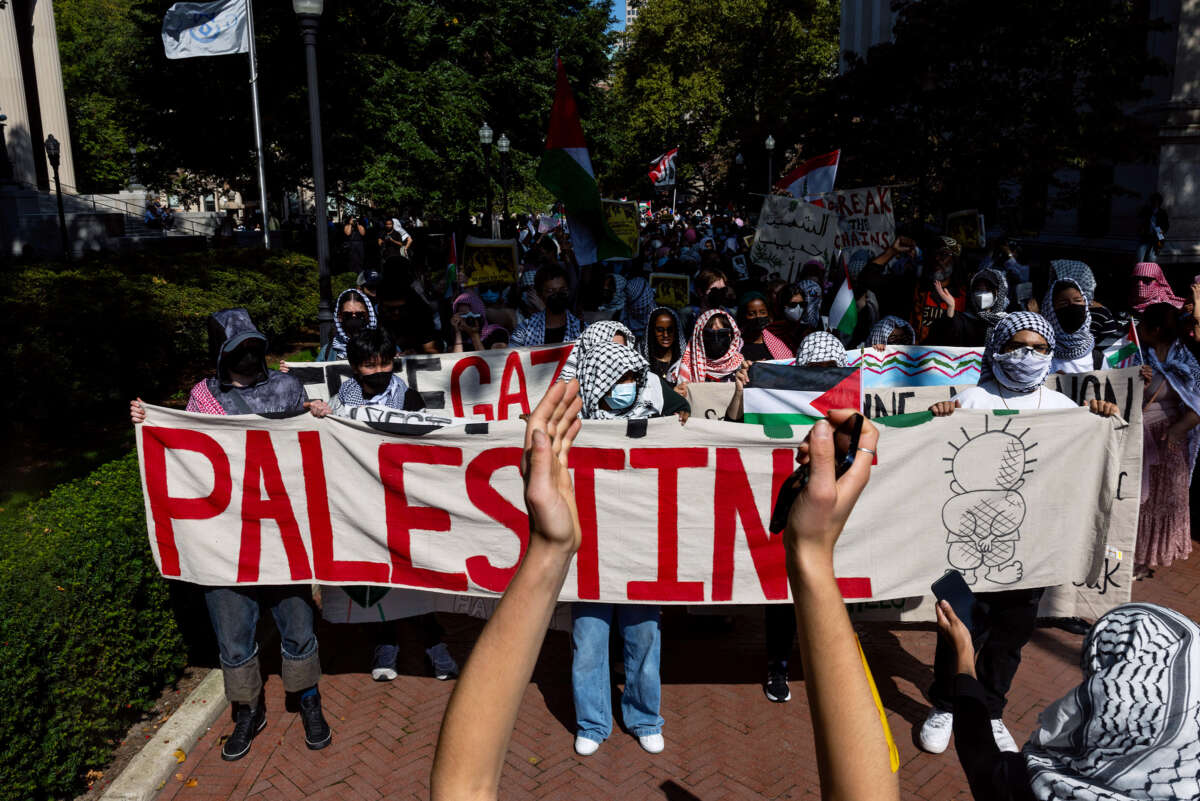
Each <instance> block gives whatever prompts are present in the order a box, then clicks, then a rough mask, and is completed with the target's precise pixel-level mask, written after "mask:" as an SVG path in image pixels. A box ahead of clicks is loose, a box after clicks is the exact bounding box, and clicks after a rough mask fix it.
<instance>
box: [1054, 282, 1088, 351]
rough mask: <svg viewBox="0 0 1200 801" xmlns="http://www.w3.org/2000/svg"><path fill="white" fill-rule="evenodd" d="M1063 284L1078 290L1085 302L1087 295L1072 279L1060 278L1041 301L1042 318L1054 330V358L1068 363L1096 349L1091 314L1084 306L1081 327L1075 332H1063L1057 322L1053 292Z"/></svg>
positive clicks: (1060, 324)
mask: <svg viewBox="0 0 1200 801" xmlns="http://www.w3.org/2000/svg"><path fill="white" fill-rule="evenodd" d="M1063 284H1066V285H1067V286H1070V287H1072V288H1074V289H1076V290H1078V291H1079V294H1081V295H1083V298H1084V300H1085V301H1086V300H1087V293H1086V292H1084V291H1083V287H1081V286H1080V285H1079V284H1077V283H1076V282H1075V281H1074V280H1073V279H1070V278H1060V279H1058V280H1057V281H1055V282H1054V283H1053V284H1051V285H1050V288H1049V289H1047V290H1046V297H1045V298H1043V299H1042V316H1044V317H1045V318H1046V319H1047V320H1049V321H1050V325H1051V326H1052V327H1053V328H1054V356H1055V358H1057V359H1064V360H1068V361H1069V360H1071V359H1078V358H1079V357H1080V356H1082V355H1084V354H1085V353H1091V352H1092V348H1094V347H1096V337H1094V336H1093V335H1092V312H1091V309H1090V308H1088V306H1087V305H1086V304H1085V305H1084V307H1083V308H1084V315H1083V325H1081V326H1079V328H1078V329H1077V330H1075V331H1071V332H1067V331H1064V330H1063V327H1062V323H1060V322H1059V321H1058V312H1056V311H1055V310H1054V292H1055V290H1057V289H1058V288H1059V287H1061V286H1062V285H1063Z"/></svg>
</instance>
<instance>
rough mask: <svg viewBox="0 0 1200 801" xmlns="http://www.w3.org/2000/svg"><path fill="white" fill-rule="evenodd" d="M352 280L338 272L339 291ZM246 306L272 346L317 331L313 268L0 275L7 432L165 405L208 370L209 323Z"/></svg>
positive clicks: (84, 267)
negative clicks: (143, 404)
mask: <svg viewBox="0 0 1200 801" xmlns="http://www.w3.org/2000/svg"><path fill="white" fill-rule="evenodd" d="M351 281H353V276H349V275H340V276H335V278H334V282H333V286H334V290H335V291H337V290H338V289H340V288H343V287H344V286H348V285H349V283H348V282H351ZM231 306H244V307H246V308H247V309H249V311H250V314H251V315H252V316H253V318H254V321H255V323H257V325H258V326H259V328H260V329H262V331H263V332H264V333H265V334H267V336H268V337H270V338H271V339H272V341H273V342H281V341H285V340H287V339H289V338H291V337H293V336H295V335H296V334H297V333H299V332H300V331H301V329H304V328H315V326H316V314H317V267H316V262H315V261H314V260H313V259H311V258H309V257H307V256H301V255H298V254H295V253H287V252H280V251H264V250H261V249H254V250H245V251H210V252H203V253H198V254H183V255H179V256H172V257H170V260H169V261H168V260H167V257H164V256H162V255H154V254H124V255H121V256H114V257H108V258H105V259H101V260H96V261H92V262H88V263H85V264H81V265H75V266H71V267H69V268H66V269H62V268H57V267H45V266H34V267H26V268H23V269H19V270H16V271H13V272H8V273H4V274H3V275H0V338H2V339H3V341H5V342H7V343H9V345H8V348H7V356H8V361H9V364H8V365H7V366H8V368H9V369H8V371H7V373H8V375H9V376H10V380H9V382H8V385H7V386H6V387H5V389H6V392H5V393H4V394H3V396H2V398H0V409H2V411H3V417H4V419H5V420H6V421H8V423H7V424H8V425H14V424H15V425H17V427H18V428H24V429H39V428H40V429H46V428H50V427H52V426H54V425H55V424H56V422H57V421H58V420H59V419H61V418H62V417H63V416H64V415H68V416H71V415H73V416H78V415H79V414H80V411H81V410H82V409H95V408H96V407H97V406H102V405H105V406H106V405H110V404H111V405H112V406H113V407H114V408H116V409H118V410H119V412H120V413H121V414H124V413H125V410H124V408H122V407H124V404H125V401H127V400H128V399H129V398H131V397H134V396H135V395H141V396H142V397H144V398H146V399H148V400H149V399H155V400H162V399H165V398H167V397H170V396H172V395H175V394H177V393H178V392H179V391H180V390H181V389H182V388H184V385H185V384H187V383H189V382H190V381H192V380H194V379H195V378H197V377H199V376H200V375H202V374H204V373H206V372H208V371H210V370H211V366H210V365H209V363H208V362H209V356H208V335H207V329H206V319H207V317H208V315H209V314H211V313H212V312H214V311H216V310H218V309H222V308H227V307H231Z"/></svg>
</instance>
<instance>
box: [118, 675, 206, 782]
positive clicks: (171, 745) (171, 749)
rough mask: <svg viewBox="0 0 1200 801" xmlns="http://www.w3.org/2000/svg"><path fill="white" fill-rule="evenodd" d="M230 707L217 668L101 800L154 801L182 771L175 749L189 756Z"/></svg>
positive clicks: (161, 728) (126, 767) (143, 747)
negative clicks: (162, 788) (160, 790)
mask: <svg viewBox="0 0 1200 801" xmlns="http://www.w3.org/2000/svg"><path fill="white" fill-rule="evenodd" d="M228 706H229V702H228V701H226V700H225V683H224V681H223V680H222V678H221V670H220V668H214V669H212V670H210V671H209V672H208V675H207V676H205V677H204V679H203V680H202V681H201V682H200V683H199V684H198V685H196V689H194V690H192V692H191V693H190V694H189V695H188V697H187V699H186V700H185V701H184V702H183V705H182V706H180V707H179V709H176V710H175V712H174V713H173V714H172V715H171V717H170V719H169V720H167V722H166V723H164V724H163V725H162V726H160V727H159V729H158V731H156V732H155V733H154V736H153V737H152V738H150V742H148V743H146V744H145V745H144V746H142V750H141V751H139V752H138V754H137V756H135V757H134V758H133V759H132V760H131V761H130V763H129V764H128V765H126V766H125V770H123V771H121V775H120V776H118V777H117V778H116V780H115V781H114V782H113V783H112V784H111V785H109V788H108V789H107V790H105V791H104V795H102V796H101V797H100V801H150V799H152V798H154V796H155V795H157V794H158V790H159V788H160V787H162V785H163V783H164V782H166V781H167V780H168V779H169V778H170V777H171V774H172V773H176V772H177V771H178V770H179V769H180V764H179V760H178V759H176V758H175V750H176V749H182V750H183V752H184V753H185V754H186V753H188V752H189V751H191V749H192V746H194V745H195V744H196V741H197V740H199V739H200V737H201V736H202V735H203V734H204V732H206V731H207V730H208V727H209V726H211V725H212V724H213V721H215V720H216V719H217V718H218V717H220V715H221V713H222V712H224V711H225V710H226V709H227V708H228Z"/></svg>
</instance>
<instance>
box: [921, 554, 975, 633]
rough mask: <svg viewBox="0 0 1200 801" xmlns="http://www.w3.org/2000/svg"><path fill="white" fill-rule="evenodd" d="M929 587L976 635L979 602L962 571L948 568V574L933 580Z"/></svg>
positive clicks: (968, 629) (934, 595)
mask: <svg viewBox="0 0 1200 801" xmlns="http://www.w3.org/2000/svg"><path fill="white" fill-rule="evenodd" d="M929 589H931V590H933V597H935V598H937V599H938V600H939V601H946V602H948V603H949V604H950V608H951V609H953V610H954V614H956V615H958V619H959V620H961V621H962V622H963V625H964V626H966V627H967V631H969V632H971V636H972V637H974V636H975V632H976V629H977V624H978V621H977V619H976V618H977V617H978V608H979V602H978V601H977V600H975V593H973V592H971V588H970V587H968V586H967V582H966V581H965V580H964V579H963V576H962V573H959V572H958V571H957V570H948V571H946V575H944V576H942V577H941V578H940V579H938V580H937V581H935V582H933V585H932V586H931V587H930V588H929Z"/></svg>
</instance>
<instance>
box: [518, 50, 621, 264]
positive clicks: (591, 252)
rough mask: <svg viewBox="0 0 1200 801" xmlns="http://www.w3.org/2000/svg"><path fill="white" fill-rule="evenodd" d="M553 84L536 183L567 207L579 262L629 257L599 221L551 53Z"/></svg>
mask: <svg viewBox="0 0 1200 801" xmlns="http://www.w3.org/2000/svg"><path fill="white" fill-rule="evenodd" d="M554 60H555V62H557V63H556V66H557V71H558V82H557V85H556V87H555V90H554V107H553V108H552V109H551V110H550V130H549V132H547V134H546V150H545V152H544V153H542V160H541V163H540V164H538V171H537V179H538V183H540V184H541V185H542V186H544V187H546V188H547V189H549V190H550V191H551V192H553V193H554V196H555V197H556V198H558V199H559V200H561V201H562V202H563V205H565V206H566V209H567V226H568V228H569V229H570V232H571V239H572V242H573V243H574V247H575V258H576V260H577V261H578V262H579V263H580V264H592V263H593V262H597V261H600V260H602V259H613V258H631V257H632V256H633V253H631V252H630V250H629V246H628V245H626V244H625V243H624V242H622V241H621V240H620V238H618V237H617V235H616V234H615V233H613V231H612V229H611V228H609V226H608V223H607V222H606V221H605V219H604V210H603V208H602V206H601V204H600V188H599V186H597V184H596V174H595V173H594V172H592V160H591V157H590V156H589V155H588V149H587V141H586V140H585V139H584V138H583V124H582V123H581V122H580V120H579V109H578V108H577V107H576V106H575V95H574V94H572V92H571V84H569V83H568V82H567V71H566V70H565V69H564V68H563V63H562V59H561V58H558V56H557V55H556V56H555V59H554Z"/></svg>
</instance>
